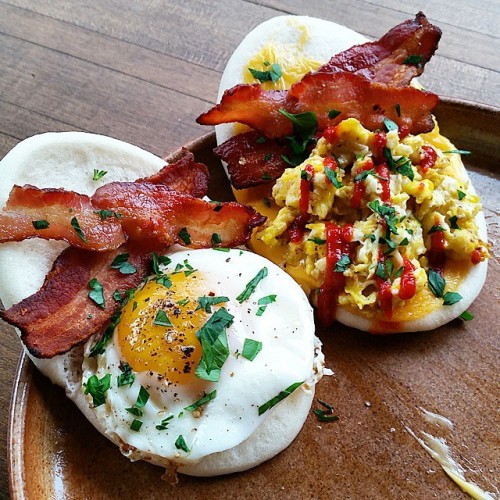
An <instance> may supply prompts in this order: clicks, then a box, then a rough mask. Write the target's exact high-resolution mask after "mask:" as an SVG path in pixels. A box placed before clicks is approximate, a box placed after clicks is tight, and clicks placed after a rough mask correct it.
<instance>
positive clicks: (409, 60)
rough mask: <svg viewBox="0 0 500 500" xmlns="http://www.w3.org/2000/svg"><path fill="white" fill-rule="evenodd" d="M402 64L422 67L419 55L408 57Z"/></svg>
mask: <svg viewBox="0 0 500 500" xmlns="http://www.w3.org/2000/svg"><path fill="white" fill-rule="evenodd" d="M403 64H413V65H415V66H418V67H421V66H422V56H421V55H419V54H412V55H409V56H408V57H407V58H406V59H405V60H404V61H403Z"/></svg>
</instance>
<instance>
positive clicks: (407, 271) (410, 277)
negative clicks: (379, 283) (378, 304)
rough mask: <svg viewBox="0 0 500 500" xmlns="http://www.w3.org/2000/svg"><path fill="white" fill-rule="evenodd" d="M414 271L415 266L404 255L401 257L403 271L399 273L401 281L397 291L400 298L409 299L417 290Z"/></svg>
mask: <svg viewBox="0 0 500 500" xmlns="http://www.w3.org/2000/svg"><path fill="white" fill-rule="evenodd" d="M414 271H415V266H414V265H413V264H412V263H411V262H410V260H409V259H407V258H406V257H405V258H404V259H403V273H402V274H401V283H400V285H399V293H398V296H399V298H400V299H401V300H408V299H411V298H412V297H413V296H414V295H415V292H416V291H417V284H416V281H415V273H414Z"/></svg>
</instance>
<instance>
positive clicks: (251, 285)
mask: <svg viewBox="0 0 500 500" xmlns="http://www.w3.org/2000/svg"><path fill="white" fill-rule="evenodd" d="M266 276H267V267H263V268H262V269H261V270H260V271H259V272H258V273H257V274H256V275H255V277H254V278H252V279H251V280H250V281H249V282H248V283H247V286H246V287H245V290H243V292H241V293H240V294H239V295H238V296H237V297H236V300H237V301H238V302H239V303H240V304H241V303H242V302H244V301H245V300H247V299H248V298H249V297H250V295H252V293H253V292H254V291H255V289H256V288H257V285H258V284H259V283H260V282H261V281H262V280H263V279H264V278H265V277H266Z"/></svg>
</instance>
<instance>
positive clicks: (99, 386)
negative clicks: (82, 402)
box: [83, 373, 111, 408]
mask: <svg viewBox="0 0 500 500" xmlns="http://www.w3.org/2000/svg"><path fill="white" fill-rule="evenodd" d="M83 387H85V394H90V395H91V396H92V404H93V405H94V408H97V407H98V406H101V405H103V404H104V403H105V402H106V391H107V390H108V389H109V388H110V387H111V373H107V374H106V375H104V377H102V378H101V379H99V378H98V377H97V375H92V376H91V377H90V378H89V379H88V380H87V382H86V383H84V384H83Z"/></svg>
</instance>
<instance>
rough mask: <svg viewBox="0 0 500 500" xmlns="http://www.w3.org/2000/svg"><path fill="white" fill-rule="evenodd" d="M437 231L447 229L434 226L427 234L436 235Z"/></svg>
mask: <svg viewBox="0 0 500 500" xmlns="http://www.w3.org/2000/svg"><path fill="white" fill-rule="evenodd" d="M437 231H446V229H445V228H444V227H443V226H436V225H434V226H432V227H431V228H430V229H429V231H427V234H432V233H435V232H437Z"/></svg>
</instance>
